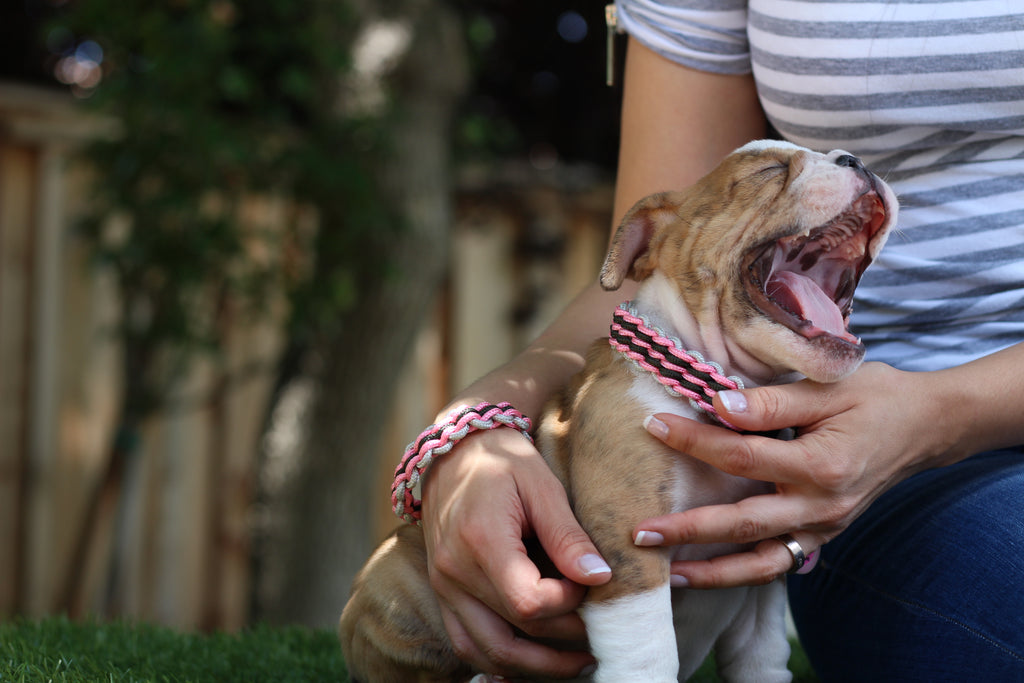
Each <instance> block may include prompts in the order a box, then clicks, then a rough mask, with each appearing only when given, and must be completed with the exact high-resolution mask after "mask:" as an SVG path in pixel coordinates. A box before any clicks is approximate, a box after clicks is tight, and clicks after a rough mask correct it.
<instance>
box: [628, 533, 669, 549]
mask: <svg viewBox="0 0 1024 683" xmlns="http://www.w3.org/2000/svg"><path fill="white" fill-rule="evenodd" d="M664 542H665V537H664V536H662V535H661V534H659V533H658V532H657V531H638V532H636V537H635V538H634V539H633V543H634V544H635V545H645V546H646V545H662V544H663V543H664Z"/></svg>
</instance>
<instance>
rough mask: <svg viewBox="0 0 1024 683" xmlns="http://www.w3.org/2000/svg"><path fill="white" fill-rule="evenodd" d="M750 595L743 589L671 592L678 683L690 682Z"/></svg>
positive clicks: (680, 590) (682, 589)
mask: <svg viewBox="0 0 1024 683" xmlns="http://www.w3.org/2000/svg"><path fill="white" fill-rule="evenodd" d="M749 592H750V589H749V588H748V587H746V586H742V587H739V588H721V589H717V590H689V589H685V588H680V589H676V590H674V591H672V608H673V613H674V614H675V627H676V641H677V643H678V647H679V679H680V680H687V679H689V677H690V676H692V675H693V674H694V672H695V671H697V669H699V668H700V666H701V664H703V663H704V660H705V659H706V658H707V656H708V654H710V652H711V648H712V647H713V646H714V644H715V641H716V640H717V639H718V637H719V635H720V634H721V633H722V631H723V630H724V629H725V628H726V627H727V626H728V625H729V624H730V623H732V622H733V620H735V618H736V615H737V614H738V613H739V612H740V610H741V609H742V608H743V605H744V602H745V601H746V600H747V598H748V595H749Z"/></svg>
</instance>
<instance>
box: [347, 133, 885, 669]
mask: <svg viewBox="0 0 1024 683" xmlns="http://www.w3.org/2000/svg"><path fill="white" fill-rule="evenodd" d="M896 211H897V207H896V201H895V197H894V196H893V193H892V191H891V190H890V189H889V187H888V186H887V185H886V184H885V183H884V182H882V181H881V180H880V179H879V178H878V177H876V176H875V175H873V174H872V173H870V172H869V171H867V170H866V169H865V168H864V167H863V165H862V164H861V162H860V161H859V160H858V159H857V158H856V157H853V156H851V155H849V154H847V153H845V152H842V151H834V152H831V153H829V154H818V153H815V152H811V151H809V150H807V149H804V148H801V147H797V146H795V145H791V144H788V143H781V142H774V141H761V142H754V143H751V144H748V145H746V146H744V147H742V148H740V149H738V150H736V151H735V152H734V153H733V154H731V155H730V156H729V157H727V158H726V159H725V161H724V162H723V163H722V164H721V165H720V166H719V167H718V168H717V169H716V170H714V171H713V172H712V173H710V174H709V175H707V176H705V177H704V178H703V179H701V180H700V181H699V182H698V183H697V184H695V185H694V186H693V187H691V188H689V189H687V190H684V191H681V192H670V193H663V194H658V195H653V196H651V197H648V198H646V199H644V200H642V201H640V202H639V203H638V204H637V205H636V206H635V207H633V209H631V210H630V212H629V213H628V214H627V215H626V217H625V219H624V220H623V222H622V224H621V226H620V227H619V229H618V231H617V233H616V235H615V237H614V239H613V242H612V246H611V249H610V250H609V254H608V257H607V259H606V261H605V264H604V267H603V269H602V272H601V285H602V286H603V287H605V288H606V289H609V290H613V289H617V288H618V287H619V286H620V285H621V284H622V282H623V281H624V279H625V278H626V277H627V276H628V277H632V278H634V279H636V280H638V281H639V282H640V288H639V291H638V292H637V295H636V297H635V299H634V300H633V301H632V302H627V304H624V305H623V306H622V307H620V309H619V310H618V311H617V312H616V314H615V317H614V320H613V323H612V328H611V329H612V331H611V334H610V337H609V339H604V340H599V341H598V342H595V344H594V345H593V346H592V347H591V349H590V350H589V352H588V356H587V362H586V365H585V367H584V369H583V370H582V371H581V372H580V373H579V374H578V375H577V376H576V377H575V378H574V380H573V382H572V383H571V385H570V386H569V387H568V388H567V389H566V390H565V391H564V392H563V393H562V395H561V396H558V397H556V398H555V399H554V400H553V401H552V402H551V403H550V404H549V406H548V408H547V410H546V411H545V414H544V416H542V418H541V421H540V425H539V428H538V430H537V444H538V448H539V449H540V451H541V452H542V453H543V455H544V457H545V459H546V460H547V461H548V463H549V465H550V466H551V468H552V470H553V471H554V472H555V474H556V475H557V476H558V477H559V479H560V480H561V481H562V483H563V484H564V485H565V488H566V491H567V492H568V494H569V498H570V501H571V502H572V505H573V510H574V512H575V514H576V516H577V518H578V519H579V521H580V524H581V525H582V526H583V528H584V529H585V530H586V531H587V533H588V534H589V535H590V537H591V538H592V539H593V541H594V543H595V544H596V545H597V547H598V549H599V550H600V552H601V555H602V556H603V557H604V558H605V559H606V560H607V561H608V563H609V565H610V566H611V568H612V578H611V580H610V581H609V582H608V583H607V584H605V585H603V586H599V587H595V588H591V589H590V591H589V593H588V595H587V597H586V600H585V602H584V604H583V606H582V608H581V609H580V614H581V616H582V618H583V620H584V622H585V624H586V627H587V635H588V639H589V642H590V647H591V650H592V652H593V654H594V656H595V657H596V659H597V660H598V668H597V671H596V673H595V674H594V680H595V681H599V682H602V683H612V682H614V683H623V682H627V681H635V682H636V683H667V682H668V681H676V680H685V679H686V678H687V677H688V676H690V675H691V674H692V673H693V672H694V671H695V670H696V669H697V668H698V666H699V665H700V663H701V662H702V661H703V659H704V657H705V656H706V655H707V654H708V652H709V651H710V650H711V648H712V647H714V648H715V649H716V653H717V661H718V664H719V670H720V673H721V674H722V677H723V678H724V679H726V680H732V681H740V680H742V681H756V682H758V683H765V682H770V681H788V680H790V673H789V672H788V671H787V669H786V663H787V660H788V657H789V645H788V643H787V641H786V634H785V625H784V609H785V590H784V583H783V581H782V580H781V579H780V580H776V581H774V582H772V583H770V584H768V585H764V586H757V587H740V588H730V589H721V590H711V591H695V590H685V589H671V588H670V587H669V565H670V563H671V562H672V560H673V559H689V560H693V559H707V558H710V557H713V556H716V555H720V554H724V553H728V552H734V551H737V550H740V548H737V547H734V546H729V545H715V546H700V545H692V546H682V547H678V548H669V549H666V548H660V547H653V548H651V547H640V546H638V545H636V544H635V543H634V542H633V539H632V538H631V532H632V530H633V529H634V528H635V526H636V524H637V523H638V522H639V521H641V520H643V519H647V518H650V517H655V516H660V515H664V514H668V513H671V512H678V511H682V510H686V509H689V508H692V507H696V506H701V505H710V504H721V503H731V502H735V501H737V500H740V499H742V498H745V497H748V496H751V495H755V494H758V493H764V492H767V491H770V490H771V488H772V487H771V485H770V484H765V483H762V482H754V481H750V480H746V479H741V478H738V477H734V476H731V475H728V474H725V473H723V472H721V471H718V470H716V469H714V468H712V467H710V466H708V465H705V464H703V463H701V462H698V461H697V460H695V459H692V458H688V457H686V456H685V455H681V454H679V453H677V452H674V451H672V450H670V449H668V448H667V447H666V446H665V445H664V444H662V443H661V442H660V441H657V440H656V439H654V438H653V437H651V436H649V435H648V434H647V432H646V431H645V430H644V429H643V427H642V423H643V420H644V418H645V417H646V416H647V415H651V414H653V413H658V412H667V413H676V414H680V415H685V416H688V417H692V418H695V419H701V420H710V419H715V416H713V415H709V412H708V411H709V410H713V409H712V408H711V405H710V397H711V396H712V395H713V393H714V391H715V390H716V388H720V387H737V386H747V387H750V386H754V385H758V384H769V383H780V382H788V381H793V380H795V379H798V378H799V377H800V376H801V375H802V376H805V377H808V378H810V379H813V380H816V381H819V382H833V381H836V380H838V379H840V378H842V377H845V376H846V375H848V374H849V373H851V372H853V370H855V369H856V368H857V366H858V365H859V364H860V362H861V360H862V359H863V356H864V347H863V346H862V345H861V343H860V340H858V339H857V338H856V337H855V336H853V335H851V334H850V332H849V330H848V320H849V314H850V309H851V301H852V297H853V291H854V288H855V287H856V285H857V282H858V281H859V279H860V276H861V274H862V273H863V272H864V269H865V268H867V266H868V265H869V264H870V263H871V261H872V260H873V259H874V258H875V256H876V255H877V254H878V251H879V250H880V249H881V248H882V245H883V243H884V242H885V240H886V237H887V235H888V232H889V230H890V228H891V227H892V225H893V223H894V221H895V217H896ZM686 399H689V400H686ZM456 457H457V456H456ZM341 639H342V645H343V648H344V651H345V655H346V659H347V662H348V665H349V667H350V669H351V671H352V673H353V676H354V678H355V679H356V680H360V681H366V682H367V683H379V682H391V681H394V682H399V681H420V680H453V681H462V680H466V679H468V678H470V677H471V676H472V673H473V672H471V671H470V670H469V669H468V668H466V667H465V666H464V665H462V664H460V663H459V662H458V661H457V660H456V659H455V658H454V656H453V654H452V648H451V645H450V644H449V642H448V640H447V637H446V635H445V632H444V629H443V626H442V622H441V617H440V613H439V611H438V607H437V602H436V598H435V597H434V596H433V594H432V593H431V591H430V587H429V584H428V581H427V569H426V554H425V551H424V546H423V536H422V533H420V531H419V529H418V528H417V527H405V528H404V529H402V530H400V531H399V532H398V533H397V534H396V535H395V536H393V537H391V538H390V539H389V540H388V541H386V542H385V543H384V544H383V545H382V546H381V548H380V549H378V551H377V552H376V553H375V555H374V556H373V557H372V558H371V559H370V561H369V563H368V564H367V566H366V567H365V568H364V569H363V571H362V572H361V573H360V575H359V576H358V577H357V579H356V581H355V583H354V589H353V595H352V598H351V600H350V601H349V604H348V605H347V606H346V608H345V611H344V613H343V615H342V619H341Z"/></svg>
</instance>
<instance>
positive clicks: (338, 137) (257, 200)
mask: <svg viewBox="0 0 1024 683" xmlns="http://www.w3.org/2000/svg"><path fill="white" fill-rule="evenodd" d="M347 9H348V8H347V5H346V4H345V3H344V2H338V1H337V0H261V2H251V3H245V2H241V1H239V0H235V1H234V2H231V1H229V0H163V1H158V2H150V3H122V2H118V1H117V0H88V1H85V2H77V3H73V4H71V5H70V9H69V11H68V12H67V13H66V14H65V15H64V16H63V17H62V19H61V21H60V24H61V25H60V26H58V27H51V33H52V32H53V31H54V30H56V31H57V32H59V33H60V35H62V36H65V39H63V40H62V44H64V45H65V48H64V49H65V50H66V51H67V52H68V55H69V56H72V57H73V55H74V50H75V49H77V48H78V47H79V46H81V45H83V44H87V43H88V46H89V47H90V48H92V45H94V44H95V45H97V46H99V47H100V48H101V50H100V51H99V52H101V53H102V57H101V61H100V63H99V66H100V67H101V68H102V78H101V79H99V80H98V82H97V83H95V84H93V85H92V86H90V87H85V85H83V84H82V83H79V84H77V85H74V86H72V87H73V88H75V89H76V92H77V93H78V94H79V95H83V96H87V98H86V104H87V106H89V107H91V108H92V109H94V110H95V111H97V112H99V113H101V114H103V115H105V116H108V117H111V118H113V119H115V120H116V121H117V122H118V124H119V129H120V131H121V133H120V134H119V135H118V136H117V137H115V138H113V139H101V140H97V141H96V142H95V143H94V144H92V145H91V146H89V148H88V149H87V150H85V156H86V157H87V159H88V161H89V163H90V164H91V166H92V167H93V168H94V169H95V172H96V182H95V184H94V188H93V193H92V197H91V200H92V201H91V208H90V213H89V215H88V216H86V217H84V219H83V221H82V224H81V228H82V235H83V236H84V237H85V238H86V239H88V240H89V242H90V244H91V245H92V246H93V250H94V254H95V256H96V259H97V261H98V262H101V263H103V264H105V265H106V266H108V267H110V268H112V269H113V271H114V272H115V273H116V274H117V276H118V279H119V281H120V285H121V288H122V291H123V292H124V295H125V315H124V319H123V324H122V330H121V332H122V335H123V336H124V338H125V340H126V341H127V342H129V343H133V344H137V345H141V346H143V347H145V348H143V349H140V350H139V355H140V356H141V357H144V358H151V357H153V355H154V354H155V353H156V352H158V351H165V350H167V349H174V350H175V352H179V353H183V354H186V355H187V354H188V353H191V352H192V351H194V350H198V349H211V348H217V346H218V344H219V335H220V334H222V330H221V327H220V326H219V325H218V314H219V313H218V312H219V311H220V309H221V306H222V304H223V303H224V302H225V301H231V302H233V304H234V306H233V309H234V310H248V311H250V312H255V313H259V312H260V311H261V310H263V308H264V306H265V304H266V303H267V301H268V300H269V299H270V298H273V297H275V296H276V297H279V298H280V297H284V298H286V299H288V300H289V301H290V302H291V304H292V306H291V309H292V310H293V311H294V312H295V317H294V319H293V327H294V328H296V329H299V328H315V327H316V326H318V325H321V324H323V323H324V322H325V321H328V320H330V319H331V318H337V317H338V313H339V312H340V311H341V310H343V309H344V308H345V307H346V306H348V305H349V304H350V303H351V301H352V300H353V298H354V296H355V291H356V287H357V286H358V285H357V283H359V282H360V281H362V280H363V278H365V277H372V276H373V275H372V271H370V270H368V269H367V263H366V259H365V258H364V256H363V254H364V253H365V251H366V249H364V248H363V245H364V243H365V240H367V239H372V238H375V237H377V238H379V237H380V236H381V235H382V234H385V233H387V232H388V231H389V230H390V229H391V227H392V226H393V225H394V224H395V220H394V216H393V214H392V213H391V212H390V211H388V210H387V209H385V208H383V207H384V203H383V202H380V201H378V193H377V190H376V182H375V180H374V178H373V176H372V173H371V169H372V168H373V166H374V164H373V161H374V159H373V154H374V153H375V151H376V150H377V149H378V145H379V140H380V138H381V136H380V132H379V131H380V130H381V128H382V126H381V124H380V122H379V121H377V120H373V119H371V120H366V119H362V120H358V121H354V120H349V119H347V118H345V117H344V116H343V115H342V114H339V112H340V111H342V108H341V107H339V100H340V98H341V97H342V95H341V93H340V83H341V82H342V80H343V75H344V73H345V71H346V69H347V68H348V65H349V62H350V59H349V47H350V46H351V44H352V42H353V40H354V38H355V35H354V33H355V30H356V28H357V27H358V22H357V21H355V20H354V17H353V16H352V15H351V14H350V13H349V12H348V11H347ZM68 36H70V38H67V37H68ZM89 54H97V50H96V49H91V51H90V52H89ZM90 83H91V81H90ZM268 199H274V200H279V201H282V202H284V203H286V204H288V205H289V206H290V207H292V208H291V209H290V210H279V211H277V212H271V213H266V212H264V213H261V212H260V211H259V210H258V208H259V207H260V206H262V205H263V203H264V202H265V201H266V200H268ZM311 217H312V219H311ZM112 222H113V223H114V224H115V227H113V228H112V227H111V223H112ZM311 226H312V227H311ZM112 233H113V234H112ZM297 264H298V265H297ZM324 285H326V286H324ZM306 333H308V334H311V333H313V332H312V331H311V330H310V329H307V332H306ZM154 381H155V382H157V384H159V380H154ZM154 390H155V391H157V393H159V387H155V388H154Z"/></svg>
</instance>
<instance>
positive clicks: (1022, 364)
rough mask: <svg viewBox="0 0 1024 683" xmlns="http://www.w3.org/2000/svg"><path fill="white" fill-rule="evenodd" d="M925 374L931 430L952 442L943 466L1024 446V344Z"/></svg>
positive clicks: (948, 445)
mask: <svg viewBox="0 0 1024 683" xmlns="http://www.w3.org/2000/svg"><path fill="white" fill-rule="evenodd" d="M922 374H925V375H928V381H927V383H926V385H925V387H924V388H923V390H922V391H921V392H920V395H921V396H922V398H924V399H926V400H927V401H928V402H929V404H930V405H932V406H933V408H932V411H931V422H930V423H926V426H927V425H928V424H930V426H931V428H932V431H933V432H935V433H936V436H938V437H939V438H943V439H945V441H946V442H948V443H947V445H946V451H945V462H940V463H938V464H939V465H947V464H951V463H953V462H957V461H959V460H962V459H963V458H966V457H968V456H971V455H974V454H975V453H980V452H982V451H987V450H993V449H997V448H1005V447H1009V446H1016V445H1020V444H1022V443H1024V419H1022V414H1024V413H1022V406H1024V344H1018V345H1016V346H1013V347H1010V348H1008V349H1004V350H1002V351H999V352H997V353H994V354H991V355H989V356H985V357H983V358H979V359H978V360H976V361H972V362H970V363H966V364H964V365H960V366H957V367H953V368H949V369H946V370H936V371H934V372H930V373H922Z"/></svg>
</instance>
